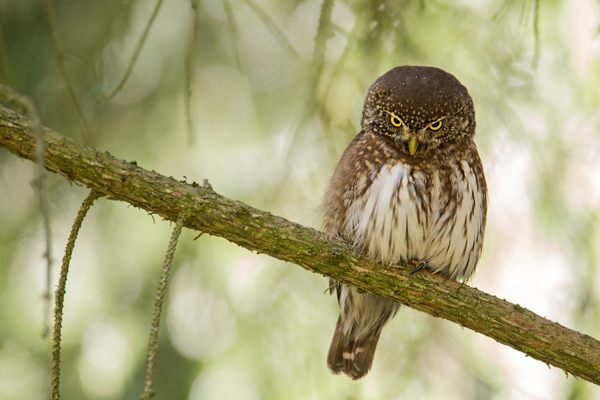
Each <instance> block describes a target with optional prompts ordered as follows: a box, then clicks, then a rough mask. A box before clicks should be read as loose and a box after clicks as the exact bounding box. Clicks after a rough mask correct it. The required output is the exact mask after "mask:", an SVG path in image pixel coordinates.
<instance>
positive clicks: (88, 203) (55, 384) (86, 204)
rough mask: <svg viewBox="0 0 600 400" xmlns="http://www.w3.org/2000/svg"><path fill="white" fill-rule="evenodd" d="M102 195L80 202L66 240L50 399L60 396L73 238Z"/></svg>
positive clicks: (57, 299) (57, 298) (56, 308)
mask: <svg viewBox="0 0 600 400" xmlns="http://www.w3.org/2000/svg"><path fill="white" fill-rule="evenodd" d="M101 196H103V195H102V194H100V193H98V192H96V191H95V190H92V191H91V192H90V194H89V195H88V197H87V198H86V199H85V200H84V201H83V204H81V208H80V209H79V212H78V213H77V218H75V222H73V227H72V228H71V234H70V235H69V240H68V242H67V248H66V250H65V255H64V257H63V261H62V266H61V268H60V278H59V280H58V287H57V288H56V295H55V303H54V304H55V305H54V335H53V337H52V342H53V344H52V400H58V399H59V398H60V391H59V383H60V339H61V329H62V318H63V307H64V303H65V292H66V286H67V274H68V273H69V264H70V262H71V255H72V254H73V248H74V247H75V240H76V239H77V235H78V234H79V229H80V228H81V224H82V223H83V219H84V218H85V216H86V214H87V212H88V211H89V209H90V207H92V204H93V203H94V201H95V200H96V199H97V198H99V197H101Z"/></svg>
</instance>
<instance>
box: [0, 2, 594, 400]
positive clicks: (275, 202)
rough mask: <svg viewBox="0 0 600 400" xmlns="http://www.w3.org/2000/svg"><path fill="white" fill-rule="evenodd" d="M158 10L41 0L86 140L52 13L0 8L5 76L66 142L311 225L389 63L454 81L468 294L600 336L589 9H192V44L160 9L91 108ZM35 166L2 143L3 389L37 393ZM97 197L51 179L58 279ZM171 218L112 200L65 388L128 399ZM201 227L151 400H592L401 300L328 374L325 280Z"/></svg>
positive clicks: (94, 245) (88, 235) (333, 309)
mask: <svg viewBox="0 0 600 400" xmlns="http://www.w3.org/2000/svg"><path fill="white" fill-rule="evenodd" d="M155 4H156V3H155V2H154V1H150V0H103V1H95V2H93V1H74V0H55V1H54V2H53V7H54V12H55V15H56V26H57V29H58V31H59V34H60V38H61V41H62V45H63V47H64V49H65V62H66V65H67V69H68V72H69V74H70V76H71V78H72V80H73V83H74V88H75V91H76V92H77V94H78V97H79V100H80V104H81V107H82V109H83V113H84V116H85V118H86V121H87V124H88V125H89V127H90V131H91V137H90V138H86V137H85V135H84V134H83V133H82V131H81V129H80V125H79V124H78V123H77V117H76V114H75V112H74V107H73V102H72V100H71V98H70V97H69V95H68V91H67V88H66V86H65V82H64V80H63V78H62V76H61V74H60V71H59V68H58V66H57V62H56V54H55V51H54V47H53V44H52V40H51V36H50V30H49V27H48V21H47V18H46V14H45V9H44V6H43V2H40V1H33V0H19V1H15V0H3V1H0V7H1V11H2V16H1V20H0V21H1V23H2V27H1V28H2V35H3V40H4V54H2V55H1V56H2V60H3V63H2V65H1V66H0V67H1V68H0V75H1V78H2V79H3V80H4V81H5V82H4V83H7V84H9V85H11V86H12V87H14V88H15V89H17V90H18V91H20V92H21V93H23V94H26V95H28V96H30V97H31V98H32V99H33V100H34V101H35V103H36V105H37V107H38V108H39V111H40V114H41V117H42V122H43V124H44V125H46V126H49V127H51V128H52V129H54V130H56V131H58V132H61V133H62V134H64V135H67V136H70V137H73V138H75V139H77V140H79V141H82V142H85V143H87V144H90V145H93V146H95V147H97V148H99V149H101V150H103V151H109V152H110V153H111V154H113V155H116V156H117V157H121V158H124V159H126V160H127V161H134V160H135V161H136V162H137V163H138V165H140V166H142V167H144V168H147V169H154V170H156V171H158V172H160V173H162V174H165V175H172V176H174V177H176V178H178V179H183V178H184V177H186V178H187V179H188V181H197V182H201V181H202V179H204V178H208V179H209V181H210V183H211V184H212V185H213V187H214V189H215V190H216V191H217V192H219V193H221V194H223V195H225V196H228V197H231V198H234V199H238V200H241V201H244V202H246V203H248V204H250V205H252V206H254V207H257V208H260V209H263V210H267V211H270V212H272V213H274V214H277V215H281V216H284V217H286V218H288V219H290V220H293V221H296V222H299V223H302V224H304V225H308V226H312V227H315V228H319V227H320V219H319V214H318V206H319V202H320V199H321V196H322V194H323V192H324V188H325V186H326V184H327V182H328V179H329V177H330V176H331V174H332V172H333V168H334V166H335V163H336V162H337V160H338V159H339V157H340V155H341V153H342V151H343V150H344V148H345V147H346V145H347V144H348V142H349V141H350V140H351V138H352V137H353V136H354V135H356V133H358V131H359V130H360V113H361V110H362V102H363V100H364V95H365V93H366V91H367V89H368V87H369V85H370V84H371V83H372V82H373V81H374V80H375V79H376V78H377V77H378V76H379V75H381V74H382V73H384V72H386V71H387V70H389V69H391V68H392V67H394V66H397V65H403V64H417V65H431V66H437V67H440V68H443V69H445V70H447V71H448V72H451V73H453V74H454V75H456V76H457V78H458V79H459V80H460V81H461V82H462V83H463V84H465V86H467V88H469V91H470V93H471V95H472V97H473V99H474V102H475V107H476V112H477V122H478V134H477V136H476V141H477V144H478V146H479V149H480V153H481V154H482V158H483V159H484V163H485V167H486V174H487V176H488V183H489V185H490V215H489V226H488V231H487V238H486V240H487V242H486V247H485V250H484V259H483V260H482V262H481V264H480V266H479V268H478V273H477V275H476V277H475V279H474V280H473V282H472V284H473V285H475V286H477V287H479V288H480V289H482V290H486V291H488V292H490V293H492V294H495V295H498V296H499V297H506V298H507V299H508V300H509V301H513V302H519V303H520V304H521V305H522V306H524V307H527V308H530V309H531V310H532V311H534V312H537V313H539V314H541V315H545V316H547V317H548V318H551V319H553V320H556V321H558V322H560V323H562V324H564V325H566V326H569V327H571V328H573V329H576V330H578V331H581V332H584V333H587V334H589V335H591V336H594V337H596V338H598V337H600V326H599V321H600V315H599V310H600V308H599V305H600V298H599V296H598V293H600V290H599V286H600V280H599V276H598V248H599V243H600V241H599V236H598V214H599V213H598V211H599V210H600V140H599V134H598V132H600V129H599V128H600V112H599V111H600V94H599V90H598V88H599V87H600V57H599V55H600V44H599V43H600V40H599V38H598V35H597V34H598V24H599V21H600V19H599V4H598V2H597V1H596V2H592V0H574V1H570V2H569V1H558V0H555V1H544V2H538V1H532V0H517V1H515V0H506V1H475V0H472V1H469V0H462V1H434V0H428V1H426V0H420V1H416V0H414V1H409V0H405V1H396V2H383V1H375V2H360V1H345V2H344V1H335V2H330V1H327V2H326V3H324V4H323V3H321V2H320V1H313V0H305V1H292V2H278V1H272V0H260V1H259V0H204V1H199V2H198V4H197V13H196V15H195V17H196V18H197V27H198V29H197V32H196V35H195V36H194V35H193V21H194V13H193V9H192V2H191V1H189V0H175V1H168V2H165V3H164V4H163V5H162V7H161V8H160V10H159V13H158V16H157V19H156V21H155V22H154V24H153V26H152V27H151V30H150V34H149V37H148V39H147V40H146V42H145V44H144V46H143V48H142V51H141V55H140V58H139V60H138V62H137V63H136V65H135V68H134V70H133V73H132V75H131V77H130V78H129V80H128V81H127V83H126V84H125V86H124V87H123V89H122V90H121V91H120V92H119V93H118V94H117V95H116V96H115V97H114V98H113V99H112V100H109V101H102V98H103V97H104V96H106V95H107V94H108V93H109V92H110V90H112V89H113V88H114V87H115V86H116V85H117V83H118V81H119V79H120V78H121V76H122V75H123V74H124V72H125V70H126V68H127V64H128V62H129V61H130V59H131V56H132V54H133V52H134V50H135V47H136V44H137V43H138V41H139V38H140V36H141V34H142V31H143V30H144V27H145V26H146V24H147V22H148V20H149V18H150V15H151V14H152V11H153V8H154V6H155ZM228 9H229V10H230V11H231V12H230V13H228V12H227V11H228ZM274 26H275V27H277V28H274ZM192 39H193V41H191V40H192ZM190 43H192V44H191V45H192V46H193V48H194V52H193V58H192V60H191V63H190V65H192V67H191V68H192V69H193V73H192V77H193V81H192V83H191V85H189V86H188V85H187V83H186V76H187V75H186V74H188V72H189V69H188V67H187V66H188V55H189V47H190ZM536 49H537V50H536ZM188 91H191V98H190V99H191V103H190V110H191V122H192V124H191V125H192V129H191V131H190V130H189V129H188V122H187V121H188V109H187V106H186V96H187V93H188ZM34 175H35V165H34V164H33V163H30V162H26V161H22V160H20V159H17V158H16V157H14V156H13V155H11V154H10V153H8V152H7V151H6V150H3V149H0V398H1V399H42V398H48V397H49V393H50V378H51V357H50V354H51V343H50V341H49V340H47V339H45V340H43V339H41V338H40V336H41V332H42V326H43V302H42V295H43V293H44V287H45V283H44V279H45V266H44V262H43V259H42V255H43V252H44V248H43V243H44V239H43V232H42V230H41V223H40V215H39V209H38V207H37V202H36V198H35V192H34V190H33V188H32V186H31V181H32V179H33V178H34ZM86 195H87V189H85V188H83V187H79V186H77V185H75V184H70V183H69V182H67V181H66V180H64V179H63V178H62V177H60V176H57V175H49V176H48V192H47V201H48V203H49V205H50V216H51V220H52V243H53V247H52V256H53V259H54V261H55V262H54V270H53V282H56V281H57V278H58V272H57V271H58V268H57V266H58V265H59V264H60V263H59V261H60V259H61V257H62V252H63V251H64V246H65V244H66V239H67V237H68V234H69V230H70V224H71V223H72V221H73V220H74V218H75V215H76V213H77V210H78V207H79V205H80V203H81V201H82V200H83V199H84V198H85V197H86ZM172 228H173V227H172V226H170V224H169V223H167V222H164V221H161V220H160V219H157V218H153V217H151V216H149V215H147V214H146V213H145V212H143V211H140V210H137V209H133V208H129V207H128V206H127V204H123V203H117V202H111V201H108V200H106V199H101V200H99V201H97V203H96V205H95V206H94V207H93V208H92V209H91V211H90V213H89V215H88V217H87V219H86V220H85V221H84V223H83V228H82V231H81V233H80V235H79V239H78V241H77V244H76V247H75V252H74V256H73V260H72V262H71V272H70V275H69V280H68V284H67V294H66V303H65V317H64V325H63V342H62V348H63V353H62V376H61V390H62V397H63V398H64V399H80V398H90V399H133V398H139V395H140V394H141V393H142V390H143V385H144V372H145V355H146V348H147V340H148V334H149V323H150V317H151V310H152V305H153V301H154V290H155V288H156V286H157V284H158V277H159V273H160V268H161V265H162V261H163V258H164V254H165V252H166V248H167V244H168V241H169V237H170V231H171V229H172ZM196 234H197V233H196V232H190V231H184V233H183V235H182V238H181V240H180V242H179V245H178V249H177V252H176V255H175V260H174V269H173V271H172V275H171V283H170V287H169V289H168V298H167V301H166V304H165V309H164V313H163V320H162V325H161V332H160V341H159V349H158V356H157V365H156V370H155V383H154V389H155V391H156V392H157V396H156V398H157V399H248V400H252V399H292V398H298V399H305V398H314V399H331V398H339V399H383V398H385V399H403V398H409V399H417V398H418V399H530V398H535V399H595V398H600V391H599V390H598V388H597V387H594V386H593V385H591V384H589V383H586V382H584V381H578V380H575V379H574V378H572V377H569V378H567V377H565V375H564V373H562V372H561V371H559V370H556V369H548V368H547V367H546V366H545V365H543V364H542V363H539V362H537V361H534V360H530V359H526V358H525V357H524V356H523V355H522V354H521V353H517V352H515V351H513V350H510V349H508V348H506V347H504V346H501V345H499V344H496V343H493V342H492V341H491V340H490V339H488V338H485V337H482V336H480V335H476V334H475V333H473V332H471V331H466V330H462V329H461V328H460V327H458V326H455V325H453V324H450V323H448V322H446V321H442V320H437V319H434V318H431V317H429V316H426V315H424V314H420V313H418V312H416V311H413V310H410V309H407V308H402V310H401V312H400V313H399V315H398V316H397V317H396V318H395V320H394V321H392V322H391V323H390V324H389V326H388V327H387V328H386V329H385V330H384V333H383V336H382V339H381V343H380V345H379V349H378V354H377V356H376V359H375V366H374V369H373V371H372V372H371V373H370V374H369V375H368V376H367V377H366V378H365V379H363V380H361V381H358V382H352V381H350V380H349V379H347V378H345V377H338V376H332V375H330V374H329V372H328V371H327V368H326V365H325V356H326V353H327V350H328V346H329V341H330V339H331V336H332V334H333V329H334V324H335V321H336V319H337V313H338V311H337V304H336V302H335V300H334V298H332V297H330V296H328V295H325V294H323V292H324V290H325V289H326V287H327V281H326V279H325V278H323V277H320V276H316V275H311V274H309V273H307V272H306V271H304V270H303V269H301V268H298V267H296V266H294V265H289V264H283V263H281V262H279V261H276V260H272V259H270V258H268V257H266V256H261V255H256V254H251V253H249V252H247V251H246V250H243V249H240V248H237V247H236V246H234V245H231V244H230V243H227V242H226V241H224V240H221V239H217V238H213V237H208V236H207V235H204V236H202V237H201V238H199V239H198V240H196V241H194V240H193V239H194V237H195V236H196ZM46 317H47V316H44V318H46Z"/></svg>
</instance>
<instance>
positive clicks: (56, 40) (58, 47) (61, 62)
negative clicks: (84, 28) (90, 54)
mask: <svg viewBox="0 0 600 400" xmlns="http://www.w3.org/2000/svg"><path fill="white" fill-rule="evenodd" d="M44 5H45V6H46V15H47V17H48V26H49V27H50V34H51V35H52V43H53V44H54V53H55V54H56V62H57V63H58V68H59V69H60V73H61V74H62V76H63V79H64V80H65V84H66V85H67V90H68V92H69V96H70V97H71V100H72V102H73V106H74V107H75V113H76V114H77V122H78V123H79V127H80V128H81V131H82V132H83V135H84V138H85V140H86V141H87V142H88V143H91V140H92V135H91V134H90V128H89V127H88V124H87V122H86V120H85V117H84V115H83V110H82V109H81V104H80V102H79V98H78V97H77V93H76V92H75V86H74V85H73V82H72V81H71V76H70V75H69V72H68V71H67V66H66V64H65V52H64V50H63V48H62V44H61V42H60V37H59V35H58V28H57V27H56V18H55V17H54V9H53V8H52V0H44Z"/></svg>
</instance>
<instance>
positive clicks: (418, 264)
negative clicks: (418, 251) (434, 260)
mask: <svg viewBox="0 0 600 400" xmlns="http://www.w3.org/2000/svg"><path fill="white" fill-rule="evenodd" d="M412 263H413V264H414V265H416V266H417V268H415V269H414V271H413V272H411V273H410V274H411V275H412V274H414V273H415V272H417V271H418V270H420V269H422V268H423V267H424V266H425V262H424V261H417V260H413V261H412Z"/></svg>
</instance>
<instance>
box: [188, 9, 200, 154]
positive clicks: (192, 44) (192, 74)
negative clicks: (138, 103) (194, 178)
mask: <svg viewBox="0 0 600 400" xmlns="http://www.w3.org/2000/svg"><path fill="white" fill-rule="evenodd" d="M190 3H191V5H192V12H193V24H192V32H191V33H190V39H189V44H188V52H187V60H186V61H187V62H186V68H185V86H186V94H185V109H186V115H187V125H188V144H190V145H191V144H192V143H193V141H194V124H193V121H192V88H193V86H194V82H195V78H196V68H194V67H195V65H196V44H197V43H196V40H197V39H198V31H199V25H198V2H197V0H190Z"/></svg>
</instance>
